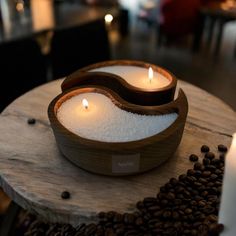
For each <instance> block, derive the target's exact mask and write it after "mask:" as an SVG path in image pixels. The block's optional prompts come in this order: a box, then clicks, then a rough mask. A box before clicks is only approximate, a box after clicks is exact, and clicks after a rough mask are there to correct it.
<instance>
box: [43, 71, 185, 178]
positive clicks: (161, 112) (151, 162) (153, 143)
mask: <svg viewBox="0 0 236 236" xmlns="http://www.w3.org/2000/svg"><path fill="white" fill-rule="evenodd" d="M91 76H92V77H93V74H92V75H91ZM86 80H87V81H88V80H89V78H86ZM70 82H71V80H70ZM71 85H72V87H73V83H72V84H71ZM62 87H63V89H64V90H65V91H63V92H62V93H61V94H60V95H58V96H57V97H56V98H55V99H54V100H53V101H51V103H50V104H49V107H48V116H49V120H50V123H51V126H52V129H53V132H54V135H55V138H56V142H57V144H58V147H59V149H60V150H61V152H62V153H63V154H64V156H65V157H66V158H68V159H69V160H70V161H71V162H73V163H74V164H75V165H77V166H79V167H80V168H82V169H85V170H87V171H90V172H93V173H98V174H104V175H111V176H124V175H131V174H137V173H141V172H145V171H148V170H150V169H152V168H155V167H157V166H159V165H160V164H161V163H163V162H164V161H166V160H167V159H168V158H169V157H171V156H172V155H173V154H174V152H175V151H176V149H177V147H178V145H179V143H180V141H181V137H182V133H183V130H184V126H185V121H186V117H187V112H188V102H187V98H186V96H185V94H184V92H183V91H182V90H181V89H180V90H179V94H178V97H177V99H176V100H174V101H171V102H169V103H167V104H164V105H160V106H141V105H136V104H132V103H130V102H128V101H126V100H124V99H123V98H121V97H120V96H119V95H118V94H117V93H116V92H114V91H113V90H111V89H110V88H107V87H104V86H97V85H85V86H81V87H73V88H71V86H66V85H65V83H64V85H63V86H62ZM66 88H68V89H66ZM140 96H141V94H140ZM83 98H86V99H88V101H89V105H88V104H84V107H83V106H82V101H83V102H84V99H83ZM100 100H101V101H102V102H101V101H100ZM103 101H104V103H105V105H103V104H104V103H103ZM72 102H75V104H76V105H75V106H74V107H72ZM90 104H91V105H90ZM106 104H108V105H109V106H111V107H108V108H106ZM108 105H107V106H108ZM104 107H105V108H104ZM104 109H105V110H104ZM106 109H107V110H106ZM113 111H114V114H113ZM63 112H64V113H63ZM115 112H117V114H116V113H115ZM108 113H109V114H108ZM63 114H64V116H65V117H64V118H63ZM72 117H73V119H75V122H71V120H70V118H72ZM124 117H125V118H124ZM173 117H174V118H173ZM77 118H78V119H77ZM167 118H168V119H167ZM63 119H64V120H63ZM89 120H91V121H92V122H90V123H89ZM170 120H171V121H170ZM113 121H115V124H114V123H113ZM167 121H168V122H167ZM86 122H87V123H86ZM109 122H111V123H109ZM162 122H164V123H166V122H167V123H166V124H165V127H164V126H163V124H162ZM71 123H73V124H71ZM85 123H86V124H87V126H86V125H85ZM152 123H153V124H152ZM150 124H151V125H150ZM157 124H160V126H163V127H164V128H163V127H162V129H160V127H159V126H158V125H157ZM74 125H75V126H76V128H73V127H74ZM119 125H120V127H119ZM72 126H73V127H72ZM90 126H91V127H90ZM114 126H118V127H117V129H116V130H115V131H111V130H112V129H114ZM127 126H128V127H129V126H131V128H127ZM134 126H135V128H134ZM77 127H78V128H79V129H80V130H77ZM86 129H87V130H86ZM148 129H149V130H148ZM156 129H157V130H159V131H156ZM88 130H89V131H88ZM146 130H148V132H147V133H148V134H147V133H146ZM87 131H88V134H84V133H83V132H85V133H86V132H87ZM144 131H145V132H144ZM136 132H137V133H138V135H136ZM123 133H124V134H123ZM133 133H134V136H135V138H133V136H132V135H133ZM144 133H145V134H144ZM94 135H95V137H94ZM96 135H97V136H96ZM119 135H121V136H120V137H119ZM127 137H128V138H127Z"/></svg>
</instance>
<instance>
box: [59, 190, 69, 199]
mask: <svg viewBox="0 0 236 236" xmlns="http://www.w3.org/2000/svg"><path fill="white" fill-rule="evenodd" d="M61 198H62V199H69V198H70V193H69V192H68V191H63V192H62V193H61Z"/></svg>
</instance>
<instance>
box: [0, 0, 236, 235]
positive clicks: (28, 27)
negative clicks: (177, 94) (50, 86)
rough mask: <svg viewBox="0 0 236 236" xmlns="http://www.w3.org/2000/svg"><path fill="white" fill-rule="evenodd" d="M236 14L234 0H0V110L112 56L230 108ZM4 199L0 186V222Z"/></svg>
mask: <svg viewBox="0 0 236 236" xmlns="http://www.w3.org/2000/svg"><path fill="white" fill-rule="evenodd" d="M235 20H236V1H234V0H222V1H221V0H54V1H53V0H0V79H1V84H2V85H1V87H0V111H2V110H3V109H4V108H5V107H6V106H7V105H8V104H9V103H11V102H12V101H13V100H14V99H15V98H17V97H18V96H20V95H21V94H23V93H25V92H27V91H29V90H30V89H32V88H34V87H36V86H38V85H40V84H43V83H46V82H48V81H51V80H54V79H59V78H63V77H65V76H66V75H68V74H70V73H72V72H73V71H75V70H77V69H79V68H81V67H83V66H86V65H89V64H91V63H95V62H99V61H104V60H115V59H132V60H142V61H146V62H150V63H153V64H156V65H159V66H162V67H165V68H166V69H168V70H169V71H171V72H172V73H174V74H175V75H176V76H177V78H178V79H181V80H185V81H187V82H190V83H192V84H194V85H196V86H198V87H200V88H203V89H205V90H207V91H208V92H210V93H212V94H213V95H215V96H217V97H219V98H220V99H222V100H223V101H224V102H226V103H227V104H229V105H230V106H231V107H232V108H233V109H236V21H235ZM219 112H220V111H219ZM9 204H10V200H9V199H8V197H7V196H5V195H4V193H3V192H1V190H0V221H1V218H2V219H3V216H5V215H6V210H7V209H8V210H9V207H8V206H9ZM13 212H14V210H13ZM13 216H14V214H13ZM4 219H5V218H4ZM8 222H11V220H9V219H8ZM4 224H5V221H4ZM5 228H7V227H5ZM0 235H1V231H0Z"/></svg>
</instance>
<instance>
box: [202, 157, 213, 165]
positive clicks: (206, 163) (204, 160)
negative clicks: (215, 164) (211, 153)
mask: <svg viewBox="0 0 236 236" xmlns="http://www.w3.org/2000/svg"><path fill="white" fill-rule="evenodd" d="M202 163H203V165H205V166H206V165H210V163H211V161H210V160H209V159H208V158H203V160H202Z"/></svg>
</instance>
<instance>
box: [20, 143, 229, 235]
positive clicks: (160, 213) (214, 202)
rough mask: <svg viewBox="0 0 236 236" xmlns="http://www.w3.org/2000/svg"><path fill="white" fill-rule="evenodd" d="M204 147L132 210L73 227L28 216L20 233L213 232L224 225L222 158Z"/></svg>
mask: <svg viewBox="0 0 236 236" xmlns="http://www.w3.org/2000/svg"><path fill="white" fill-rule="evenodd" d="M203 147H204V146H203ZM206 147H207V146H206ZM206 147H204V148H202V149H204V150H203V152H207V153H206V154H205V157H204V158H203V160H202V162H201V161H199V160H198V159H199V158H196V157H197V156H196V155H194V154H193V155H191V156H192V157H191V156H190V157H191V158H190V157H189V159H190V160H191V159H192V160H194V161H198V162H196V163H195V164H194V168H193V169H189V170H187V172H186V174H182V175H180V176H179V177H178V178H171V179H170V180H169V181H168V182H167V183H166V184H164V185H163V186H161V187H160V191H159V192H158V193H157V196H156V197H146V198H144V199H143V200H142V201H139V202H137V204H136V208H137V211H136V212H134V213H132V214H131V213H124V214H121V213H118V212H115V211H110V212H100V213H99V214H98V223H97V224H94V223H91V224H88V225H86V224H81V225H79V226H78V227H77V228H74V227H72V226H71V225H68V224H50V223H43V222H41V221H39V220H37V219H36V218H35V217H34V216H31V217H32V222H31V224H30V225H29V226H27V229H26V232H25V234H24V235H25V236H31V235H32V236H33V235H36V234H35V233H36V232H37V233H38V232H40V235H47V236H53V235H58V236H59V235H70V236H116V235H117V236H156V235H169V236H172V235H175V236H185V235H186V236H187V235H193V236H194V235H196V236H198V235H201V236H208V235H209V236H217V235H219V234H220V233H221V232H222V231H223V229H224V226H223V225H222V224H218V222H217V221H218V211H219V205H220V195H221V187H222V179H223V172H224V158H223V156H222V154H221V155H220V157H219V158H217V157H216V156H215V155H214V153H212V152H209V150H210V149H209V147H207V148H206ZM206 150H207V151H206ZM221 150H222V149H221ZM192 160H191V161H192ZM61 197H62V198H63V199H67V198H69V197H70V194H69V192H67V191H65V192H63V193H62V195H61ZM37 235H38V234H37Z"/></svg>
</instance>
